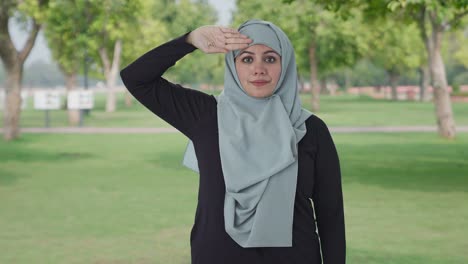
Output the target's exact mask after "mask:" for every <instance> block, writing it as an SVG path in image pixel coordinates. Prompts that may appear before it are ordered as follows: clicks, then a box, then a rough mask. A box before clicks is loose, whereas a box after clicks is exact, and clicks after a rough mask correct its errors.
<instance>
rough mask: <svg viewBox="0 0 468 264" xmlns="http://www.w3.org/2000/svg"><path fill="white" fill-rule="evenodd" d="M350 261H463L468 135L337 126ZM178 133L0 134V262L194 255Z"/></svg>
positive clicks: (467, 227) (179, 262) (194, 182)
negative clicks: (341, 130) (12, 137)
mask: <svg viewBox="0 0 468 264" xmlns="http://www.w3.org/2000/svg"><path fill="white" fill-rule="evenodd" d="M334 139H335V143H336V145H337V148H338V151H339V153H340V160H341V166H342V173H343V191H344V198H345V215H346V232H347V234H346V235H347V242H348V244H347V246H348V262H347V263H378V264H394V263H395V264H397V263H398V264H400V263H405V264H420V263H424V264H443V263H451V264H453V263H459V264H462V263H468V255H467V254H466V249H467V248H468V240H467V239H466V238H467V237H468V222H467V219H468V207H467V201H468V134H466V133H465V134H459V135H458V137H457V139H456V140H454V141H445V140H442V139H440V138H438V137H437V135H436V134H435V133H401V134H397V133H395V134H336V135H334ZM185 144H186V140H185V138H184V137H183V136H182V135H180V134H161V135H59V134H58V135H57V134H54V135H52V134H34V135H33V134H24V135H22V138H21V139H20V140H19V141H16V142H10V143H6V142H3V141H0V263H28V264H29V263H38V264H39V263H101V264H103V263H164V264H167V263H170V264H188V263H190V261H189V258H190V251H189V250H190V249H189V233H190V228H191V226H192V224H193V218H194V213H195V207H196V200H197V187H198V177H197V175H196V174H195V173H192V172H190V171H188V170H186V169H184V168H183V167H182V166H181V158H182V155H183V151H184V147H185Z"/></svg>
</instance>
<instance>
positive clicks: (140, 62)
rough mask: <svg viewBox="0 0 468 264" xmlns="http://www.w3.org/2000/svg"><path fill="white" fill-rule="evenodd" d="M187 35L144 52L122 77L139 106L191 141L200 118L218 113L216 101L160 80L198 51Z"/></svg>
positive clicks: (202, 94) (124, 71)
mask: <svg viewBox="0 0 468 264" xmlns="http://www.w3.org/2000/svg"><path fill="white" fill-rule="evenodd" d="M187 35H188V33H187V34H185V35H183V36H181V37H179V38H176V39H173V40H171V41H169V42H167V43H165V44H163V45H161V46H159V47H156V48H154V49H152V50H150V51H149V52H147V53H145V54H144V55H143V56H141V57H140V58H138V59H137V60H135V61H134V62H132V63H131V64H130V65H128V66H127V67H125V68H124V69H123V70H122V71H121V72H120V76H121V78H122V81H123V83H124V84H125V86H126V87H127V89H128V91H129V92H130V93H131V94H132V95H133V96H134V97H135V98H136V99H137V100H138V101H139V102H140V103H142V104H143V105H144V106H145V107H146V108H148V109H149V110H150V111H152V112H153V113H154V114H156V115H157V116H159V117H160V118H162V119H163V120H165V121H166V122H168V123H169V124H171V125H172V126H173V127H175V128H176V129H178V130H179V131H181V132H182V133H183V134H185V135H186V136H187V137H189V138H191V129H192V127H194V125H195V123H196V122H197V121H198V120H199V119H200V118H201V116H202V115H204V114H205V113H207V112H210V111H213V110H214V111H216V107H215V106H216V99H215V98H214V97H213V96H210V95H207V94H205V93H203V92H200V91H197V90H192V89H187V88H184V87H182V86H180V85H178V84H173V83H171V82H169V81H167V80H165V79H164V78H162V77H161V76H162V75H163V73H164V72H165V71H166V70H167V69H168V68H169V67H171V66H173V65H174V64H175V63H176V62H177V61H178V60H179V59H181V58H183V57H184V56H185V55H187V54H188V53H190V52H192V51H194V50H195V49H196V48H195V47H194V46H192V45H191V44H188V43H187V42H186V41H185V39H186V37H187Z"/></svg>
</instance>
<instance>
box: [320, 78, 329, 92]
mask: <svg viewBox="0 0 468 264" xmlns="http://www.w3.org/2000/svg"><path fill="white" fill-rule="evenodd" d="M320 92H321V93H322V94H327V93H328V90H327V79H326V78H322V79H320Z"/></svg>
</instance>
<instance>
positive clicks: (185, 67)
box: [152, 0, 224, 85]
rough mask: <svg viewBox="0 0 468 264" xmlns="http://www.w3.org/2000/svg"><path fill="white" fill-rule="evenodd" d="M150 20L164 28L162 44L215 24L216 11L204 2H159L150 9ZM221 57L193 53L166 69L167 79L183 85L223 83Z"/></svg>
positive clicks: (222, 62) (185, 0)
mask: <svg viewBox="0 0 468 264" xmlns="http://www.w3.org/2000/svg"><path fill="white" fill-rule="evenodd" d="M152 17H153V18H157V19H160V20H161V22H162V23H164V25H165V26H166V27H167V33H168V35H167V37H166V40H165V41H168V40H169V39H172V38H175V37H179V36H181V35H182V34H184V33H187V32H189V31H192V30H194V29H196V28H198V27H200V26H203V25H211V24H215V23H216V21H217V14H216V10H215V9H214V8H213V7H212V6H211V5H210V4H209V3H208V2H207V1H203V0H198V1H190V0H181V1H161V2H159V4H158V5H157V6H156V7H155V8H154V9H153V14H152ZM223 57H224V56H223V55H220V54H217V55H206V54H203V53H202V52H200V51H195V52H194V53H192V54H190V55H188V56H186V57H185V58H183V59H182V60H181V61H180V62H178V63H177V64H176V65H175V66H174V67H172V68H171V69H169V70H168V72H167V76H168V77H169V78H170V79H171V80H173V81H175V82H179V83H183V84H192V85H196V84H199V83H215V84H222V82H223V73H224V68H223V65H224V61H223Z"/></svg>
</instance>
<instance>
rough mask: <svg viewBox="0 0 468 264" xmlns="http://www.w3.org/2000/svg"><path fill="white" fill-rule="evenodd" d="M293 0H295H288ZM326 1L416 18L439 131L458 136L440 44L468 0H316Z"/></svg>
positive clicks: (464, 11) (339, 7)
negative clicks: (428, 71)
mask: <svg viewBox="0 0 468 264" xmlns="http://www.w3.org/2000/svg"><path fill="white" fill-rule="evenodd" d="M288 1H294V0H288ZM313 2H320V3H327V5H328V7H329V8H332V9H334V10H346V9H348V8H349V7H350V6H356V5H358V6H362V7H364V9H365V10H367V12H366V13H367V14H368V17H369V18H370V19H373V18H375V17H378V16H384V17H385V16H387V17H389V19H399V20H405V21H407V22H410V23H414V22H416V23H417V24H418V27H419V31H420V36H421V39H422V40H423V42H424V44H425V47H426V52H427V57H428V62H429V69H430V74H431V79H432V81H431V82H432V87H433V88H434V104H435V114H436V120H437V127H438V132H439V135H440V136H442V137H444V138H448V139H452V138H455V134H456V132H455V121H454V118H453V111H452V103H451V101H450V95H449V91H448V89H447V78H446V71H445V65H444V61H443V58H442V53H441V48H442V45H441V44H442V39H443V36H444V33H445V32H446V31H448V30H450V29H453V28H456V27H457V26H459V25H460V22H461V21H462V18H463V17H465V16H466V15H468V1H465V0H390V1H365V0H354V1H343V0H313Z"/></svg>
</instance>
